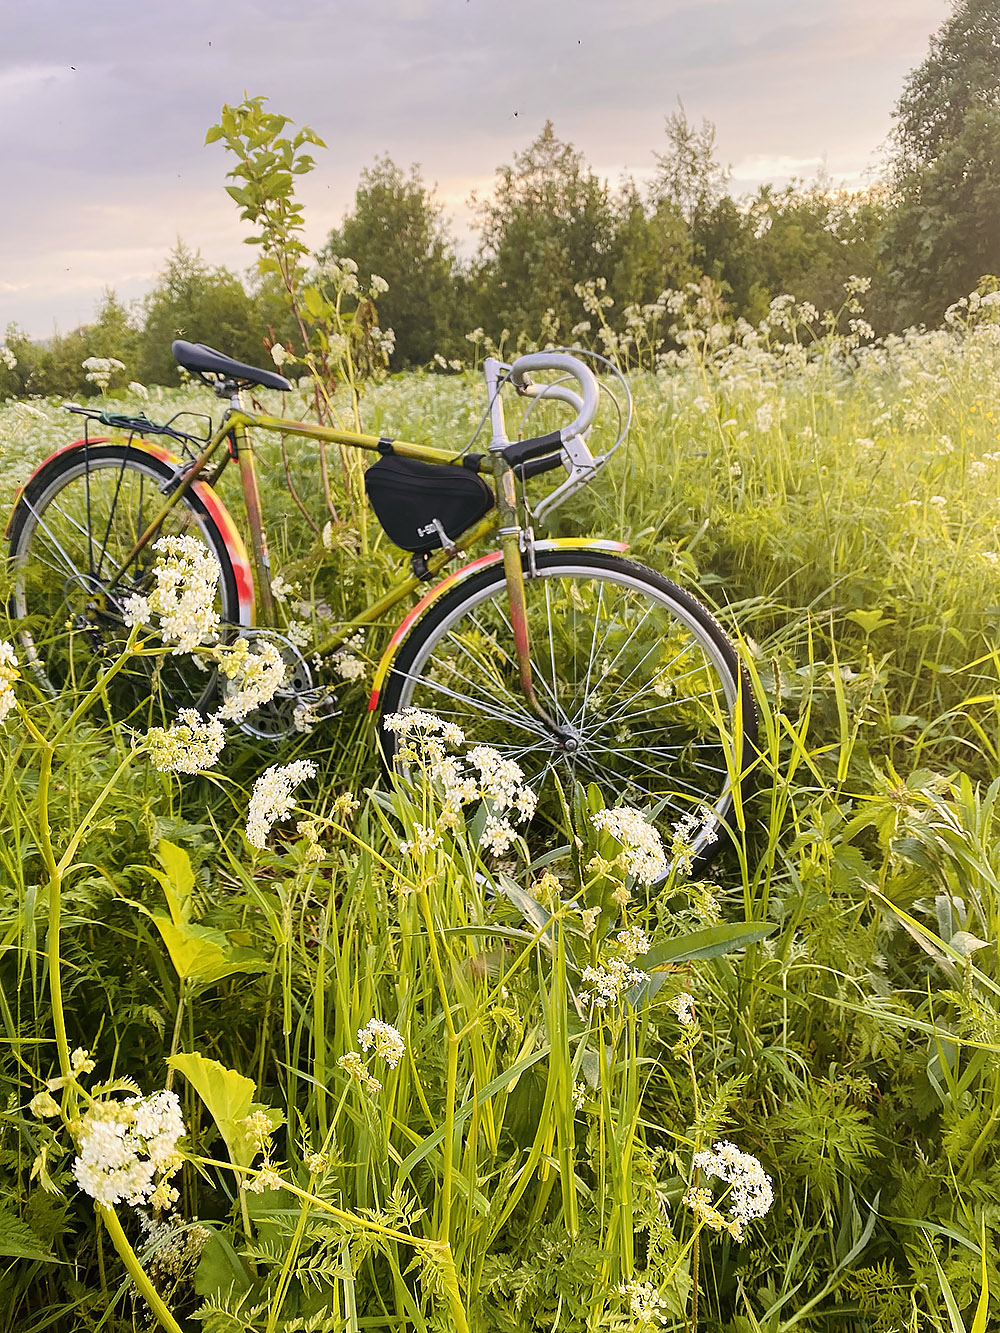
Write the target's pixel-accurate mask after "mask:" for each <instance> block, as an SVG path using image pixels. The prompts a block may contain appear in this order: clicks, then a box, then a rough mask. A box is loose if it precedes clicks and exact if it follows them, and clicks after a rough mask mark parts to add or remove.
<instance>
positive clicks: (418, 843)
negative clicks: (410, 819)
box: [399, 824, 441, 856]
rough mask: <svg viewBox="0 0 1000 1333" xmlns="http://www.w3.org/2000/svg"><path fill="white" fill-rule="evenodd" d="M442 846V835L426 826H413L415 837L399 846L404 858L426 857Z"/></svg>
mask: <svg viewBox="0 0 1000 1333" xmlns="http://www.w3.org/2000/svg"><path fill="white" fill-rule="evenodd" d="M440 846H441V834H440V833H438V831H437V829H433V828H428V827H427V826H426V825H425V824H414V825H413V837H412V838H410V839H408V840H407V841H405V842H401V843H400V844H399V850H400V852H401V853H402V855H403V856H424V855H426V853H427V852H432V851H433V850H434V849H435V847H440Z"/></svg>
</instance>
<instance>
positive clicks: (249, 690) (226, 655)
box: [215, 639, 288, 722]
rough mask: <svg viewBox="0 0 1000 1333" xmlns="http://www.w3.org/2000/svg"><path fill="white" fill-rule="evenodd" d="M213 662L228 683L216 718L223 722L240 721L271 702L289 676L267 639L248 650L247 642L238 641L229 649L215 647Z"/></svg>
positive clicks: (275, 647)
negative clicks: (216, 663)
mask: <svg viewBox="0 0 1000 1333" xmlns="http://www.w3.org/2000/svg"><path fill="white" fill-rule="evenodd" d="M215 660H216V661H217V662H218V664H219V670H220V671H221V672H222V674H223V675H224V676H225V677H226V680H227V685H226V687H225V699H224V701H223V704H222V707H221V708H219V710H218V711H217V712H216V717H218V718H220V719H222V720H223V721H226V722H242V721H243V719H244V718H245V717H246V716H247V715H248V714H250V713H253V712H255V711H256V710H257V709H258V708H262V707H263V706H264V704H266V703H270V701H271V700H272V699H273V698H274V696H275V695H276V694H277V692H278V690H280V689H281V687H282V685H284V683H285V679H286V677H287V675H288V668H287V666H286V664H285V662H284V659H283V658H282V656H281V653H280V651H279V650H278V647H277V645H276V644H273V643H268V642H267V641H266V640H260V639H259V640H257V641H256V642H255V644H254V646H253V648H251V646H250V644H249V643H248V642H247V640H246V639H237V640H236V642H235V643H234V644H233V645H232V647H231V648H229V647H226V648H217V649H216V650H215Z"/></svg>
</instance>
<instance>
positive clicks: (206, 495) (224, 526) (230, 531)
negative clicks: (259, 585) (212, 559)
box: [7, 435, 254, 625]
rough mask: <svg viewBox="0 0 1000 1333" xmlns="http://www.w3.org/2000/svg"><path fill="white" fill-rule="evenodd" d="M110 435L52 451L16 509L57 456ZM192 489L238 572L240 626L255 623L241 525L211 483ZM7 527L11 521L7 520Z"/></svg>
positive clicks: (162, 457) (142, 444)
mask: <svg viewBox="0 0 1000 1333" xmlns="http://www.w3.org/2000/svg"><path fill="white" fill-rule="evenodd" d="M109 443H111V437H110V436H107V435H104V436H101V437H100V438H99V439H93V440H74V442H73V443H72V444H67V445H64V446H63V448H62V449H57V450H56V452H55V453H54V454H50V455H49V456H48V458H46V459H45V461H44V462H43V463H39V465H38V467H36V468H35V470H34V472H32V474H31V476H30V477H29V478H28V480H27V481H26V482H25V483H24V485H23V486H21V487H20V488H19V489H18V492H17V497H16V499H15V502H14V508H15V509H16V508H17V501H18V500H20V498H21V495H22V494H23V492H24V491H25V489H26V488H27V487H28V486H30V484H31V482H32V481H33V480H34V478H35V477H37V476H38V474H39V473H40V472H41V471H42V469H43V468H46V467H48V466H49V464H50V463H52V462H53V461H54V460H55V459H57V458H65V457H66V455H67V454H71V453H73V451H74V450H82V449H83V448H84V447H85V445H88V444H90V445H95V444H109ZM128 448H129V449H134V450H135V451H136V453H141V454H149V455H150V457H152V458H155V459H158V460H159V462H161V463H166V464H167V466H168V467H171V468H182V467H183V466H184V462H183V460H182V459H180V458H178V457H177V455H176V454H174V453H171V452H170V450H169V449H164V448H163V447H162V445H159V444H151V443H150V442H149V441H148V440H141V439H136V438H133V439H130V440H129V441H128ZM191 490H192V491H194V493H195V494H196V495H197V497H198V499H199V500H200V501H201V503H202V504H203V505H204V506H205V509H206V512H207V513H208V516H209V518H210V519H211V521H212V522H213V523H214V524H215V526H216V527H217V528H218V530H219V533H220V535H221V536H222V540H223V542H224V543H225V546H226V550H227V551H228V552H229V559H230V562H231V563H232V566H233V573H234V574H235V575H236V593H237V597H238V604H239V616H240V621H239V623H240V624H241V625H252V624H253V623H254V589H253V567H252V566H251V564H250V557H249V555H248V554H247V548H246V547H245V546H244V544H243V538H242V537H241V536H240V531H239V528H237V526H236V524H235V523H234V522H233V519H232V516H231V515H230V513H229V510H228V509H227V508H226V506H225V505H224V504H223V503H222V501H221V500H220V499H219V497H218V496H217V495H216V493H215V491H213V490H212V488H211V486H209V485H208V483H207V482H204V481H196V482H194V484H193V485H192V487H191ZM7 526H8V529H9V528H10V523H9V521H8V524H7Z"/></svg>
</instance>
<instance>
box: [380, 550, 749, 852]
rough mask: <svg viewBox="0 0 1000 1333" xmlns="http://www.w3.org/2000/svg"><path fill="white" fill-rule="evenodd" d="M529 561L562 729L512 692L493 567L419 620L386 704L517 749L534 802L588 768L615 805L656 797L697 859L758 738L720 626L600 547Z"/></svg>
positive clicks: (544, 698) (535, 661)
mask: <svg viewBox="0 0 1000 1333" xmlns="http://www.w3.org/2000/svg"><path fill="white" fill-rule="evenodd" d="M524 572H525V594H526V599H527V607H528V624H529V634H530V640H531V660H532V673H533V677H534V685H535V690H536V693H537V695H538V698H539V700H540V702H541V703H542V705H543V706H544V708H545V709H546V710H547V711H548V713H549V714H550V716H551V717H552V719H553V720H554V721H555V722H556V723H557V724H558V725H559V728H560V732H561V733H562V735H561V736H560V737H557V736H554V735H553V734H552V732H551V731H550V730H548V729H547V728H546V726H545V724H544V723H543V722H542V721H541V720H540V719H539V718H538V717H536V716H535V714H534V713H533V712H532V711H531V710H530V709H529V708H528V706H527V704H526V701H525V698H524V695H523V693H522V692H521V689H520V683H519V673H518V667H517V660H516V657H515V654H514V646H513V630H512V628H511V623H510V614H509V606H508V601H507V587H506V582H505V580H504V576H503V572H502V569H499V568H497V567H496V566H492V567H490V568H489V569H486V570H483V571H482V572H481V573H480V574H476V575H474V576H473V577H472V578H470V579H469V580H468V581H467V582H465V583H462V584H460V585H459V586H458V587H457V588H455V589H454V590H453V591H452V592H450V593H448V594H447V595H446V596H445V597H443V598H442V599H441V601H440V602H438V603H436V604H435V605H433V606H432V607H431V608H430V610H429V611H428V613H427V615H426V616H425V617H424V618H423V619H422V620H421V621H419V622H418V623H417V625H416V626H415V627H414V629H413V632H412V633H411V635H410V636H409V638H408V639H407V640H406V642H405V643H404V644H403V646H402V647H401V648H400V650H399V654H398V656H397V659H396V661H395V663H394V664H393V670H392V672H391V674H390V676H389V679H388V681H387V684H386V689H385V694H384V702H383V710H382V711H383V716H385V714H387V713H392V712H395V711H397V710H400V709H403V708H407V707H416V708H422V709H426V710H427V711H428V712H433V713H436V714H437V715H438V716H439V717H441V718H444V719H446V720H448V721H451V722H455V723H456V724H457V725H458V726H460V727H461V728H462V730H463V731H464V732H465V734H466V737H467V739H468V740H469V741H470V742H475V743H477V744H489V745H492V746H494V747H495V748H496V749H498V750H499V751H501V753H503V754H504V755H505V756H506V757H508V758H511V759H515V760H516V761H517V762H518V763H519V764H520V765H521V768H522V769H523V770H524V773H525V776H526V778H527V779H528V781H529V782H530V783H531V784H532V786H533V787H535V788H536V790H537V791H538V794H539V798H540V802H541V808H543V809H544V803H545V800H546V792H545V788H546V786H548V787H550V788H552V787H553V785H554V784H552V783H551V781H550V780H549V779H550V778H551V776H552V775H553V774H554V775H557V776H558V777H559V780H560V781H561V782H562V783H563V784H564V785H565V784H566V783H567V780H568V781H569V782H572V781H574V780H576V781H581V782H596V783H597V784H598V786H600V787H601V788H602V790H603V792H604V796H605V799H606V801H607V802H608V804H609V805H614V804H618V803H624V804H629V805H636V806H638V807H640V808H650V807H653V808H655V809H656V810H658V811H659V814H658V817H657V822H658V823H659V824H660V825H661V827H663V826H664V825H674V826H676V825H677V824H678V823H680V822H681V821H684V824H683V827H684V829H685V830H686V833H687V838H686V841H687V845H688V846H689V848H690V852H691V858H692V860H693V861H695V860H702V859H707V858H708V856H709V855H710V854H711V851H712V849H713V844H714V843H715V840H716V836H717V833H718V829H719V826H720V824H721V823H723V822H724V821H725V820H726V818H727V816H728V815H729V812H730V810H731V808H732V804H733V791H734V787H735V785H736V784H737V783H738V782H739V780H740V776H741V775H740V772H739V771H738V770H739V769H745V767H746V765H747V764H748V763H749V761H750V759H751V757H752V755H753V753H754V745H755V741H756V713H755V709H754V704H753V698H752V695H751V692H750V690H749V688H748V686H747V684H746V682H745V680H741V669H740V665H739V659H738V657H737V655H736V651H735V649H734V648H733V645H732V644H731V643H730V641H729V639H728V638H727V637H726V634H725V632H724V631H723V629H722V627H721V626H720V625H719V624H718V622H717V621H716V620H715V618H714V617H713V616H712V614H711V612H709V611H708V610H707V609H706V608H705V607H704V606H702V605H701V603H700V602H698V601H696V600H695V598H693V597H692V596H691V595H690V594H689V593H686V592H685V591H684V590H683V589H682V588H679V587H678V586H677V585H676V584H675V583H671V582H670V580H669V579H665V578H663V577H662V576H661V575H659V574H657V573H655V572H654V571H653V570H650V569H646V568H644V567H643V566H641V565H637V564H635V563H633V562H632V561H630V560H624V559H621V558H620V557H617V556H612V555H607V554H605V553H604V552H602V551H585V550H581V551H547V552H539V553H538V554H537V555H536V559H535V571H534V572H532V571H531V570H530V569H529V568H528V566H527V563H526V565H525V571H524ZM383 734H384V742H383V743H384V744H385V745H386V746H387V747H391V742H392V737H391V735H388V734H386V733H384V729H383ZM550 795H551V794H550Z"/></svg>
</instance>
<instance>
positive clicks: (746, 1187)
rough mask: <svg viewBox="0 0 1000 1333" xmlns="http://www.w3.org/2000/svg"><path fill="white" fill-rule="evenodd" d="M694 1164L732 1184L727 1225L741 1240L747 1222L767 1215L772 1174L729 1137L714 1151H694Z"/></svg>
mask: <svg viewBox="0 0 1000 1333" xmlns="http://www.w3.org/2000/svg"><path fill="white" fill-rule="evenodd" d="M694 1164H695V1166H696V1167H698V1168H699V1169H700V1170H702V1171H704V1172H705V1174H706V1175H707V1176H715V1177H717V1178H718V1179H719V1180H722V1181H725V1182H726V1183H727V1184H728V1185H729V1191H728V1199H729V1216H730V1219H731V1220H730V1222H729V1223H728V1228H729V1231H730V1232H731V1234H732V1236H733V1239H734V1240H742V1239H743V1228H744V1226H745V1225H746V1224H747V1223H748V1222H752V1221H753V1220H754V1219H755V1218H758V1217H764V1216H765V1214H766V1213H767V1212H768V1210H769V1209H770V1207H771V1204H772V1203H773V1202H774V1191H773V1189H772V1188H771V1177H770V1176H769V1175H767V1173H766V1172H765V1171H764V1168H763V1167H762V1166H761V1164H760V1162H759V1161H758V1160H757V1158H756V1157H754V1156H753V1155H752V1154H751V1153H745V1152H741V1151H740V1150H739V1148H737V1147H736V1145H735V1144H733V1143H729V1142H728V1141H727V1140H723V1141H722V1142H720V1143H717V1144H716V1145H715V1147H714V1148H713V1149H712V1151H711V1152H698V1153H695V1155H694Z"/></svg>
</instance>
